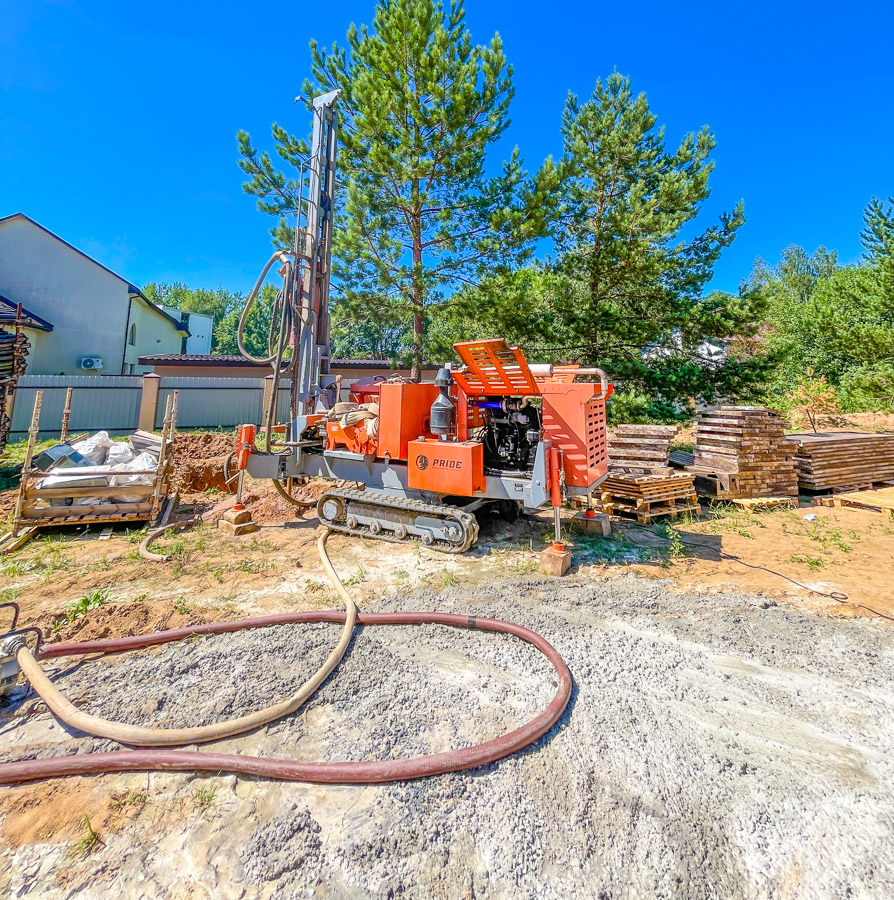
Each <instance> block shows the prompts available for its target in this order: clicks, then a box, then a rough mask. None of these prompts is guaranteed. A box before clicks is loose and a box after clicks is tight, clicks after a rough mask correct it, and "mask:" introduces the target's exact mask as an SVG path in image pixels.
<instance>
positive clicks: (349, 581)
mask: <svg viewBox="0 0 894 900" xmlns="http://www.w3.org/2000/svg"><path fill="white" fill-rule="evenodd" d="M364 581H366V572H365V571H364V569H363V566H358V567H357V571H356V572H355V573H354V574H353V575H351V576H349V577H348V578H346V579H345V587H353V586H354V585H355V584H362V583H363V582H364Z"/></svg>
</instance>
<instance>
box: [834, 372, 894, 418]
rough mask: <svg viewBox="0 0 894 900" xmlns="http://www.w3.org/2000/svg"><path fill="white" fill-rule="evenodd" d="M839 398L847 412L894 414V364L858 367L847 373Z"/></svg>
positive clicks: (843, 379) (843, 378)
mask: <svg viewBox="0 0 894 900" xmlns="http://www.w3.org/2000/svg"><path fill="white" fill-rule="evenodd" d="M838 398H839V401H840V402H841V408H842V409H843V410H844V411H845V412H894V363H891V362H879V363H875V364H873V365H864V366H857V367H856V368H853V369H850V370H849V371H847V372H845V373H844V375H843V376H842V378H841V386H840V387H839V389H838Z"/></svg>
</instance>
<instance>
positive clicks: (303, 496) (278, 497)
mask: <svg viewBox="0 0 894 900" xmlns="http://www.w3.org/2000/svg"><path fill="white" fill-rule="evenodd" d="M339 484H343V482H332V481H323V480H319V481H318V480H313V481H308V482H307V483H306V484H303V485H301V486H300V487H296V488H295V490H294V491H293V493H292V496H293V497H294V498H295V499H296V500H300V501H301V502H303V503H311V504H313V505H312V506H310V507H308V509H301V508H300V507H297V506H295V505H293V504H292V503H289V501H288V500H286V498H285V497H283V496H282V494H280V493H279V492H278V491H277V490H276V488H275V487H274V486H273V484H272V482H269V481H266V482H263V481H256V482H254V483H253V485H252V491H251V493H250V494H248V495H246V497H245V505H246V507H247V508H248V509H249V510H250V511H251V517H252V519H253V520H254V521H255V522H257V524H258V525H268V524H269V525H275V524H277V523H278V522H283V521H289V520H291V519H301V518H303V517H304V516H305V515H307V514H308V513H309V512H312V511H314V510H315V509H316V503H317V500H319V499H320V497H321V496H322V495H323V494H324V493H326V491H328V490H329V489H330V488H332V487H335V486H337V485H339Z"/></svg>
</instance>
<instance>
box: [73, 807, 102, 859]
mask: <svg viewBox="0 0 894 900" xmlns="http://www.w3.org/2000/svg"><path fill="white" fill-rule="evenodd" d="M83 824H84V828H85V829H86V832H85V833H84V836H83V837H82V838H81V839H80V840H79V841H78V842H77V843H75V844H73V845H72V847H71V849H70V850H69V851H68V855H69V858H70V859H86V858H87V857H88V856H90V854H91V853H94V852H96V850H97V849H98V848H99V847H104V846H105V842H104V841H103V839H102V838H101V837H100V836H99V832H98V831H97V830H96V829H95V828H94V827H93V826H92V825H91V824H90V816H84V822H83Z"/></svg>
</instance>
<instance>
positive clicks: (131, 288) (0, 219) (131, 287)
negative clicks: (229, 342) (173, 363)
mask: <svg viewBox="0 0 894 900" xmlns="http://www.w3.org/2000/svg"><path fill="white" fill-rule="evenodd" d="M12 219H24V220H25V221H26V222H30V223H31V224H32V225H34V226H35V227H36V228H39V229H40V230H41V231H43V232H45V233H46V234H48V235H49V236H50V237H51V238H55V239H56V240H57V241H59V243H60V244H65V246H66V247H68V248H69V249H70V250H74V252H75V253H77V254H78V255H80V256H83V257H84V259H87V260H90V262H92V263H93V265H95V266H99V268H100V269H103V270H104V271H106V272H108V273H109V275H112V276H114V277H115V278H117V279H118V280H119V281H122V282H124V284H126V285H127V292H128V293H129V294H130V295H131V296H133V297H137V298H138V299H140V300H142V301H143V302H144V303H145V304H146V305H147V306H148V307H149V308H150V309H152V310H154V311H155V312H157V313H158V314H159V315H160V316H163V317H164V318H165V319H167V320H168V321H169V322H170V323H171V324H172V325H174V327H175V328H176V329H177V331H179V332H181V333H182V334H185V335H187V336H189V329H188V328H187V327H186V326H185V325H184V324H183V323H182V322H181V321H180V320H179V319H175V318H174V316H172V315H169V314H168V313H166V312H165V311H164V310H163V309H162V308H161V307H160V306H156V305H155V304H154V303H153V302H152V301H151V300H150V299H149V298H148V297H147V296H146V295H145V294H144V293H143V292H142V291H141V290H140V289H139V288H138V287H137V286H136V285H135V284H132V283H131V282H130V281H128V280H127V279H126V278H122V277H121V276H120V275H119V274H118V273H117V272H113V271H112V270H111V269H110V268H109V267H108V266H104V265H103V264H102V263H101V262H98V261H97V260H95V259H94V258H93V257H92V256H88V255H87V254H86V253H84V251H83V250H79V249H78V248H77V247H75V245H74V244H70V243H69V242H68V241H66V240H65V238H61V237H59V235H58V234H55V233H54V232H52V231H50V229H49V228H45V227H44V226H43V225H41V224H40V222H35V221H34V219H32V218H31V216H26V215H25V213H23V212H17V213H13V214H12V215H9V216H0V225H2V224H3V223H4V222H9V221H10V220H12ZM50 328H52V326H50Z"/></svg>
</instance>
